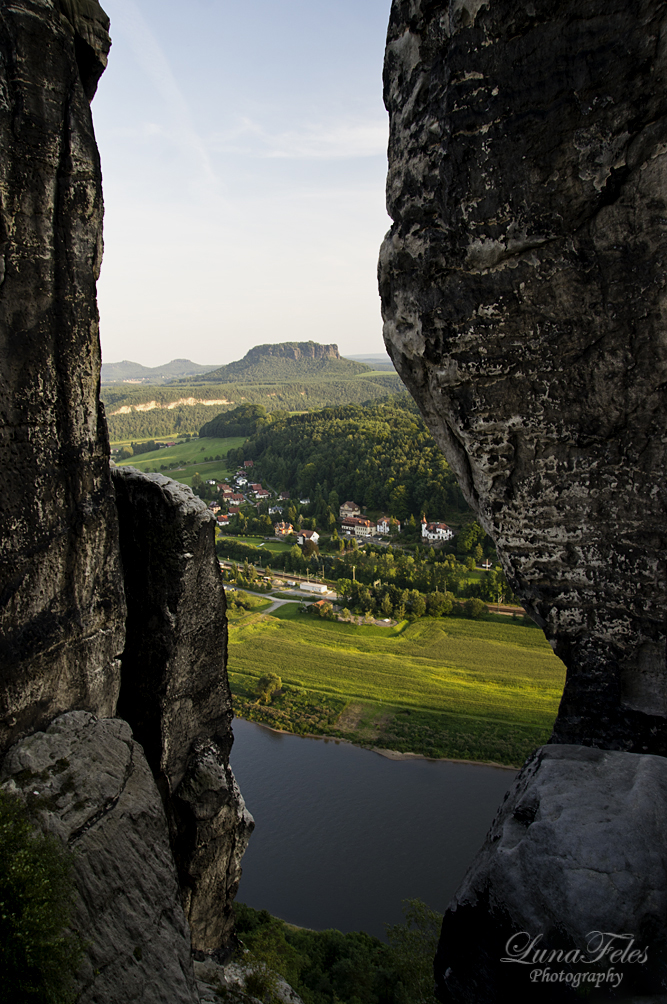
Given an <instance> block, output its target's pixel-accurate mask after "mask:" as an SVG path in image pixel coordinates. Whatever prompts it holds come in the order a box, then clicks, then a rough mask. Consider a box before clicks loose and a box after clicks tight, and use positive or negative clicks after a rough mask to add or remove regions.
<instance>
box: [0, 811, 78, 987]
mask: <svg viewBox="0 0 667 1004" xmlns="http://www.w3.org/2000/svg"><path fill="white" fill-rule="evenodd" d="M71 870H72V857H71V855H70V854H68V852H67V851H65V849H64V848H63V847H62V845H61V844H60V842H59V841H58V840H57V839H56V838H55V837H53V836H51V835H44V834H41V833H39V832H37V833H35V832H34V826H33V824H32V823H31V821H30V819H29V817H28V814H27V811H26V809H25V806H24V805H23V803H22V802H21V801H20V799H18V798H16V797H15V796H13V795H8V794H7V793H6V792H2V791H0V972H1V973H2V980H1V981H0V1002H2V1004H10V1002H11V1004H16V1002H18V1001H30V1002H34V1004H68V1002H70V1001H73V1000H74V998H75V994H74V992H73V974H74V972H75V970H76V967H77V966H78V964H79V961H80V959H81V955H82V942H81V940H80V938H79V937H78V935H77V934H75V933H73V932H71V931H68V930H67V929H66V928H67V924H68V923H69V920H70V917H71V914H72V909H73V904H74V883H73V881H72V874H71Z"/></svg>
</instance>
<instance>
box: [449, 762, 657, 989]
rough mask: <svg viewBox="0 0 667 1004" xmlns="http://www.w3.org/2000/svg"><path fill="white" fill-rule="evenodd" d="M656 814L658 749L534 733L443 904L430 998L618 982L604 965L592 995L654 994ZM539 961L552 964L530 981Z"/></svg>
mask: <svg viewBox="0 0 667 1004" xmlns="http://www.w3.org/2000/svg"><path fill="white" fill-rule="evenodd" d="M666 825H667V760H666V759H665V758H664V757H658V756H645V755H637V754H634V753H619V752H615V751H608V750H605V751H603V750H598V749H591V748H590V747H585V746H566V745H563V746H543V747H542V748H541V749H540V750H538V751H537V753H536V754H535V755H534V756H533V757H532V759H531V760H529V761H528V763H527V764H526V766H525V767H524V769H523V770H522V771H521V773H520V774H519V776H518V777H517V779H516V781H515V783H514V785H513V787H512V788H511V790H510V791H509V792H508V794H507V796H506V798H505V801H504V803H503V806H502V807H501V809H500V811H499V813H498V815H497V817H496V819H495V820H494V822H493V825H492V827H491V829H490V831H489V834H488V836H487V838H486V842H485V844H484V847H483V848H482V850H481V851H480V853H479V854H478V856H477V858H476V860H475V861H474V863H473V865H472V866H471V868H470V871H469V872H468V874H467V876H466V878H465V879H464V881H463V884H462V885H461V887H460V888H459V890H458V892H457V893H456V896H455V897H454V900H453V901H452V903H450V905H449V908H448V910H447V913H446V914H445V918H444V921H443V927H442V936H441V940H440V946H439V949H438V958H437V960H436V972H437V979H438V990H439V997H440V1000H442V1001H452V1002H454V1001H456V1002H470V1004H487V1002H496V1001H497V1002H498V1004H500V1002H501V1001H506V1000H517V1001H524V1000H535V1001H538V1000H539V1001H566V1000H580V999H581V997H582V994H583V993H584V992H590V991H591V990H593V987H592V986H591V984H590V983H588V982H582V983H581V986H580V987H579V992H576V991H575V990H574V989H573V987H572V983H573V981H574V977H575V974H577V973H579V974H593V973H595V974H597V973H605V974H608V973H609V971H610V969H613V970H614V971H615V973H617V974H622V980H621V981H620V984H619V986H618V987H617V986H616V985H615V984H616V982H617V981H616V979H609V978H607V977H605V979H604V980H601V984H600V993H601V996H595V993H594V994H593V997H592V999H593V1000H618V999H623V1000H629V999H630V996H629V995H630V994H635V995H640V994H666V993H667V951H666V950H665V944H666V942H667V852H666V850H665V844H664V839H663V834H664V831H665V826H666ZM595 932H597V933H595ZM600 932H604V935H605V936H604V937H602V936H601V935H600ZM607 934H608V935H609V937H607ZM614 935H617V936H618V937H612V936H614ZM535 939H537V940H535ZM632 939H634V942H633V943H632V944H631V943H630V942H631V940H632ZM576 949H579V952H580V955H579V956H577V955H575V954H574V953H575V951H576ZM626 950H627V951H626ZM645 951H646V956H645V955H644V952H645ZM550 952H555V953H559V952H560V953H561V954H560V955H559V954H556V955H554V956H553V957H549V953H550ZM568 952H569V953H570V955H569V956H568V957H566V955H565V953H568ZM614 952H618V955H614V954H613V953H614ZM623 952H625V956H623ZM542 953H545V954H542ZM631 953H636V954H635V955H634V957H631ZM596 957H599V958H598V959H597V961H596ZM503 960H505V961H503ZM585 960H588V961H585ZM546 970H548V971H549V972H548V975H549V977H551V974H552V973H557V974H560V972H563V973H564V977H563V978H562V979H561V980H559V981H558V982H554V983H553V984H552V983H551V981H550V979H549V980H547V981H543V980H542V978H541V975H540V976H539V977H538V978H537V981H536V982H531V974H532V973H534V972H539V973H540V974H542V973H544V972H545V971H546ZM568 973H569V974H570V976H569V984H570V985H569V986H568V981H566V979H565V977H566V976H567V974H568ZM579 979H581V976H580V977H579ZM586 979H587V980H588V976H587V977H586ZM596 979H597V975H596ZM577 982H578V981H577ZM641 999H642V1000H643V999H644V998H643V997H642V998H641Z"/></svg>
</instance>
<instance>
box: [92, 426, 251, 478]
mask: <svg viewBox="0 0 667 1004" xmlns="http://www.w3.org/2000/svg"><path fill="white" fill-rule="evenodd" d="M244 442H245V437H244V436H232V437H230V438H228V439H205V440H203V439H191V440H190V441H189V442H187V443H179V444H178V445H177V446H169V447H166V448H165V449H162V450H154V451H153V452H152V453H140V454H139V456H137V457H130V459H129V460H123V461H122V462H121V463H119V465H118V466H119V467H125V466H130V467H137V468H138V469H139V470H140V471H149V470H150V471H153V470H155V469H156V468H157V469H158V471H159V470H160V468H161V467H162V465H164V466H165V467H168V466H169V465H170V464H177V465H178V466H176V467H174V468H172V470H165V471H161V473H162V474H166V475H168V476H169V477H173V478H174V479H175V480H176V481H180V482H181V483H182V484H185V485H188V486H189V487H192V475H193V474H195V472H196V473H198V474H200V475H201V476H202V478H204V479H206V478H216V479H223V478H225V477H227V475H228V474H229V473H231V472H230V471H229V470H228V468H227V463H226V461H225V460H224V459H223V460H211V461H207V462H206V463H204V462H203V458H204V457H216V456H221V457H224V456H225V455H226V453H227V451H228V450H235V449H237V448H238V447H239V446H242V445H243V443H244ZM112 445H113V446H116V445H119V444H116V443H113V444H112Z"/></svg>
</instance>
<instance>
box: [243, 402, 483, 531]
mask: <svg viewBox="0 0 667 1004" xmlns="http://www.w3.org/2000/svg"><path fill="white" fill-rule="evenodd" d="M228 460H229V462H230V464H232V463H235V464H241V463H242V462H243V460H254V461H255V463H256V465H257V470H258V471H259V472H261V476H262V479H263V480H265V481H266V482H267V483H268V484H270V485H271V487H272V488H273V489H274V490H275V491H289V492H291V493H293V494H296V495H300V496H311V497H314V496H316V495H318V496H320V497H324V498H326V499H328V497H329V494H330V493H331V492H332V491H335V492H336V493H337V495H338V499H339V501H340V502H344V501H346V500H348V499H349V500H353V501H354V502H356V503H357V504H359V505H361V506H364V507H365V508H368V509H372V510H386V511H387V512H388V513H389V514H390V515H392V516H395V517H396V518H397V519H400V520H407V519H409V518H410V516H414V517H415V518H416V519H421V516H422V514H425V515H426V517H427V519H456V517H457V516H458V515H463V514H468V513H469V509H468V506H467V505H466V502H465V499H464V498H463V494H462V492H461V489H460V488H459V486H458V484H457V481H456V478H455V477H454V474H453V472H452V471H451V469H450V467H449V464H448V463H447V461H446V460H445V458H444V457H443V455H442V453H441V452H440V450H439V448H438V447H437V446H436V444H435V442H434V440H433V438H432V436H431V434H430V433H429V432H428V430H427V428H426V426H425V424H424V422H423V420H422V418H421V416H420V415H419V414H418V412H417V409H416V406H415V405H414V404H413V402H412V401H411V399H410V398H408V397H407V396H405V397H401V398H392V399H387V400H385V401H383V402H381V403H376V404H368V405H366V406H365V407H359V406H354V405H349V406H347V407H343V408H325V409H324V410H322V411H317V412H309V413H308V414H304V415H292V416H290V417H282V416H281V417H279V418H277V419H276V420H275V421H274V422H273V423H271V425H270V426H269V427H267V428H264V429H258V431H257V432H256V433H255V435H254V436H252V437H251V438H250V439H249V441H248V442H247V443H246V444H245V446H243V447H242V448H241V449H239V450H234V451H230V453H229V455H228Z"/></svg>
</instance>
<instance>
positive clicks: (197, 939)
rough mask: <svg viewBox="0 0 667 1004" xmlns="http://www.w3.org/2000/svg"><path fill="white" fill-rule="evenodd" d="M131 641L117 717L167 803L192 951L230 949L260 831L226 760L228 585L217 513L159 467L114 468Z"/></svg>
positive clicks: (228, 738) (228, 733)
mask: <svg viewBox="0 0 667 1004" xmlns="http://www.w3.org/2000/svg"><path fill="white" fill-rule="evenodd" d="M113 475H114V484H115V488H116V497H117V505H118V513H119V518H120V545H121V554H122V559H123V578H124V583H125V591H126V596H127V608H128V612H127V637H126V642H125V649H124V651H123V656H122V684H121V692H120V699H119V702H118V714H119V715H121V716H122V717H123V718H125V719H127V721H128V722H129V723H130V724H131V725H132V729H133V731H134V736H135V738H136V739H138V740H139V742H140V743H141V744H142V746H143V748H144V751H145V753H146V757H147V759H148V762H149V763H150V765H151V767H152V769H153V773H154V775H155V777H156V780H157V783H158V787H159V788H160V791H161V793H162V797H163V800H164V803H165V807H166V809H167V815H168V819H169V823H170V829H171V834H172V846H173V848H174V854H175V858H176V865H177V868H178V871H179V879H180V884H181V889H182V890H183V897H184V904H185V909H186V916H187V918H188V921H189V923H190V929H191V932H192V944H193V948H195V949H196V950H198V951H202V950H203V951H205V950H215V949H218V948H220V947H221V946H224V945H225V944H226V943H227V942H228V939H229V936H230V934H231V927H232V917H231V907H232V901H233V899H234V896H235V895H236V890H237V888H238V883H239V880H240V877H241V868H240V862H241V857H242V856H243V852H244V851H245V848H246V844H247V841H248V837H249V836H250V833H251V831H252V828H253V826H254V823H253V820H252V817H251V816H250V815H249V813H248V812H247V810H246V808H245V805H244V802H243V799H242V797H241V794H240V792H239V789H238V786H237V784H236V781H235V779H234V775H233V773H232V770H231V768H230V766H229V751H230V749H231V746H232V742H233V736H232V730H231V721H232V714H233V712H232V697H231V693H230V690H229V683H228V681H227V671H226V663H227V620H226V617H225V609H226V606H225V591H224V587H223V584H222V577H221V574H220V565H219V562H218V560H217V558H216V555H215V544H214V532H215V531H214V526H215V519H214V517H213V515H212V514H211V513H210V512H209V511H208V509H207V508H206V505H205V503H204V502H202V500H201V499H199V498H197V496H196V495H193V493H192V492H191V491H190V489H189V488H186V487H185V486H184V485H180V484H178V483H177V482H175V481H171V480H170V479H169V478H165V477H163V476H162V475H161V474H142V473H141V472H140V471H138V470H135V469H134V468H132V467H123V468H116V469H115V470H114V472H113Z"/></svg>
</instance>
